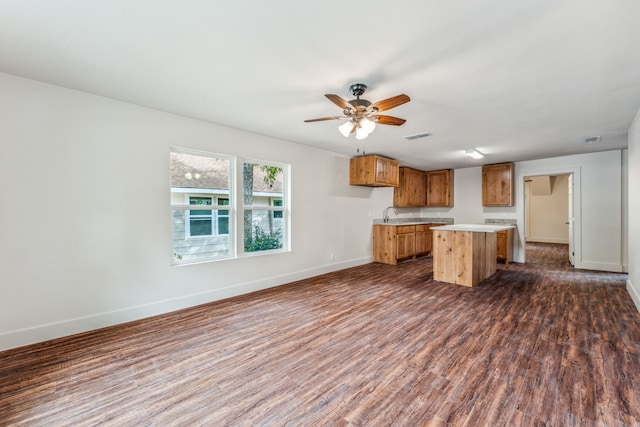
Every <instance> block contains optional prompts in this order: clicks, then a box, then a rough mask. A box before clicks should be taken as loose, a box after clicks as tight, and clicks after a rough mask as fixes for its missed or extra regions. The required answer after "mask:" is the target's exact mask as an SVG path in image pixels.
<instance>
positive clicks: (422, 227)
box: [416, 225, 429, 232]
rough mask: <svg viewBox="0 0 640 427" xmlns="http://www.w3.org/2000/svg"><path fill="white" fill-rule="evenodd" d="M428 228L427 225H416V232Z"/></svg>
mask: <svg viewBox="0 0 640 427" xmlns="http://www.w3.org/2000/svg"><path fill="white" fill-rule="evenodd" d="M428 229H429V226H428V225H416V232H418V231H427V230H428Z"/></svg>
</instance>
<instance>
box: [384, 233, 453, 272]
mask: <svg viewBox="0 0 640 427" xmlns="http://www.w3.org/2000/svg"><path fill="white" fill-rule="evenodd" d="M438 225H444V224H416V225H383V224H374V225H373V261H374V262H380V263H383V264H392V265H395V264H397V263H398V261H401V260H404V259H409V258H415V257H418V256H422V255H427V254H430V253H431V248H432V244H433V232H432V231H431V227H432V226H434V227H435V226H438Z"/></svg>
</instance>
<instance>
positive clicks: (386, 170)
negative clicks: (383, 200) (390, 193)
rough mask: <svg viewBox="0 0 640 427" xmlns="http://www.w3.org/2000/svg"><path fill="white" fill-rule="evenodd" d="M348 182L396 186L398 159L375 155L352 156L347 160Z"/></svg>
mask: <svg viewBox="0 0 640 427" xmlns="http://www.w3.org/2000/svg"><path fill="white" fill-rule="evenodd" d="M349 184H350V185H364V186H367V187H396V186H398V161H397V160H393V159H388V158H386V157H381V156H375V155H372V156H362V157H354V158H352V159H351V160H350V162H349Z"/></svg>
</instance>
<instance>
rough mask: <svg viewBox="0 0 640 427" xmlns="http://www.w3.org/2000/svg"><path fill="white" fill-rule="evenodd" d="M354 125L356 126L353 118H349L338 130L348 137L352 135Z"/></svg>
mask: <svg viewBox="0 0 640 427" xmlns="http://www.w3.org/2000/svg"><path fill="white" fill-rule="evenodd" d="M353 126H354V124H353V122H352V121H351V120H348V121H346V122H344V123H343V124H341V125H340V126H338V130H339V131H340V133H341V134H342V135H344V137H345V138H348V137H349V135H351V133H352V132H353Z"/></svg>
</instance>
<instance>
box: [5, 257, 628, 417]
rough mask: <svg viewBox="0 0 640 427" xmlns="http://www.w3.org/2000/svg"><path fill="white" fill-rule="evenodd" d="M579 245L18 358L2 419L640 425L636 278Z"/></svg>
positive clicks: (22, 352) (339, 282) (409, 269)
mask: <svg viewBox="0 0 640 427" xmlns="http://www.w3.org/2000/svg"><path fill="white" fill-rule="evenodd" d="M565 254H566V246H562V245H552V244H537V245H530V246H529V248H528V252H527V255H528V262H527V264H510V265H509V266H504V265H500V267H499V270H498V272H497V273H496V274H495V275H494V276H492V277H491V278H489V279H487V280H486V281H484V282H483V283H481V284H480V285H479V286H477V287H474V288H467V287H462V286H457V285H450V284H445V283H440V282H434V281H433V279H432V268H431V265H432V264H431V259H430V258H424V259H419V260H415V261H410V262H406V263H403V264H401V265H398V266H389V265H382V264H369V265H365V266H360V267H356V268H351V269H348V270H343V271H340V272H335V273H331V274H327V275H323V276H320V277H316V278H313V279H310V280H304V281H300V282H296V283H292V284H290V285H286V286H282V287H279V288H276V289H271V290H267V291H263V292H258V293H255V294H251V295H245V296H241V297H237V298H233V299H230V300H225V301H220V302H216V303H212V304H207V305H204V306H200V307H196V308H192V309H188V310H183V311H180V312H176V313H172V314H168V315H164V316H159V317H155V318H151V319H146V320H143V321H137V322H133V323H129V324H126V325H122V326H118V327H112V328H106V329H102V330H99V331H94V332H90V333H85V334H81V335H76V336H73V337H68V338H64V339H58V340H54V341H49V342H46V343H42V344H37V345H33V346H28V347H23V348H20V349H15V350H9V351H6V352H2V353H0V425H3V426H4V425H25V426H40V425H47V426H58V425H74V426H79V425H97V424H100V425H117V426H129V425H158V426H160V425H163V426H164V425H188V426H191V425H214V426H220V425H233V426H238V425H239V426H243V425H247V426H248V425H276V426H280V425H290V426H311V425H318V426H346V425H366V426H384V425H399V426H422V425H435V426H449V425H451V426H463V425H469V426H484V425H490V426H501V425H509V426H543V425H547V426H549V425H552V426H573V425H576V426H592V425H594V426H595V425H599V426H622V425H627V426H632V425H639V424H640V315H639V314H638V312H637V311H636V309H635V307H634V305H633V303H632V301H631V298H630V297H629V295H628V293H627V291H626V289H625V280H626V275H622V274H611V273H601V272H592V271H576V270H573V269H571V268H570V266H569V265H568V264H567V262H566V256H565Z"/></svg>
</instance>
